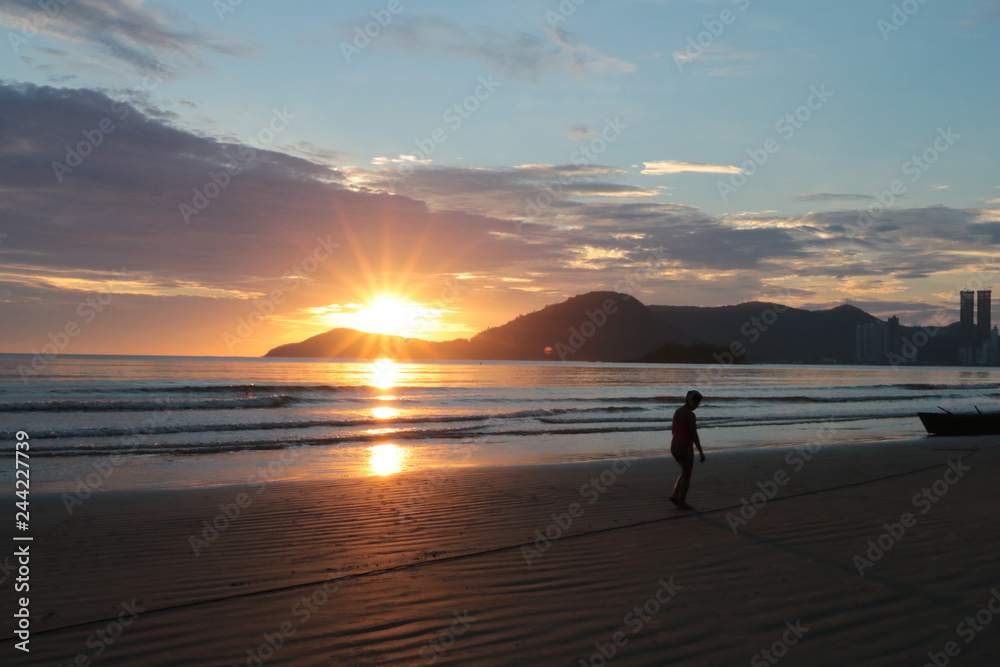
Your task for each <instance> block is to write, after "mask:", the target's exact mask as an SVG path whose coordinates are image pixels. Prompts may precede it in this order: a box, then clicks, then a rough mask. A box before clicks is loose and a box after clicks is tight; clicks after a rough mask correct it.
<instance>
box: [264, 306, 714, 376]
mask: <svg viewBox="0 0 1000 667" xmlns="http://www.w3.org/2000/svg"><path fill="white" fill-rule="evenodd" d="M695 342H698V341H697V340H696V339H694V338H692V337H691V335H690V334H688V333H686V332H684V331H681V330H679V329H677V328H676V327H674V326H673V325H671V324H669V323H667V322H664V321H663V320H661V319H660V318H659V317H657V315H656V314H655V313H654V312H653V311H652V310H651V309H650V308H649V307H648V306H645V305H643V304H642V303H641V302H640V301H639V300H638V299H636V298H635V297H633V296H630V295H628V294H621V293H618V292H590V293H588V294H581V295H578V296H575V297H572V298H570V299H567V300H566V301H564V302H562V303H558V304H553V305H549V306H546V307H545V308H543V309H541V310H538V311H535V312H533V313H528V314H526V315H520V316H518V317H516V318H515V319H513V320H511V321H510V322H508V323H506V324H504V325H501V326H498V327H492V328H489V329H486V330H485V331H482V332H480V333H478V334H476V335H475V336H473V337H472V338H471V339H469V340H465V339H457V340H451V341H444V342H433V341H424V340H419V339H415V338H401V337H399V336H385V335H380V334H367V333H362V332H360V331H355V330H353V329H333V330H331V331H328V332H326V333H322V334H318V335H316V336H313V337H311V338H308V339H306V340H304V341H301V342H299V343H289V344H287V345H279V346H278V347H276V348H274V349H272V350H270V351H269V352H268V353H267V354H266V355H264V356H266V357H318V358H345V359H347V358H349V359H375V358H378V357H380V356H388V357H392V358H394V359H510V360H537V361H541V360H561V361H627V360H630V359H636V358H638V357H640V356H642V355H643V354H646V353H647V352H650V351H651V350H654V349H656V348H658V347H660V346H661V345H663V344H664V343H678V344H684V345H686V344H691V343H695Z"/></svg>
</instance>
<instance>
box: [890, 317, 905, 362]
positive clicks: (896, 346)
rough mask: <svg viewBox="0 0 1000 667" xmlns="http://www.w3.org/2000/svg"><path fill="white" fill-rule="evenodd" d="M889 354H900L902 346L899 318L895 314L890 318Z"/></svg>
mask: <svg viewBox="0 0 1000 667" xmlns="http://www.w3.org/2000/svg"><path fill="white" fill-rule="evenodd" d="M888 324H889V354H894V355H898V354H899V352H900V349H901V347H902V341H901V339H900V336H899V318H898V317H896V316H895V315H893V316H892V317H890V318H889V321H888Z"/></svg>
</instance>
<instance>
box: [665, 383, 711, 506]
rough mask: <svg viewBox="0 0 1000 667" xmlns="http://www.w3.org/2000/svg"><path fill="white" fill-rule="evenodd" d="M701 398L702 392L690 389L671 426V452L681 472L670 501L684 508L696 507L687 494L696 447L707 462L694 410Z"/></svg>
mask: <svg viewBox="0 0 1000 667" xmlns="http://www.w3.org/2000/svg"><path fill="white" fill-rule="evenodd" d="M701 399H702V395H701V392H699V391H697V390H695V389H692V390H691V391H689V392H688V393H687V395H686V396H685V397H684V405H682V406H681V407H679V408H677V410H675V411H674V419H673V423H672V424H671V426H670V430H671V431H672V432H673V437H672V438H671V439H670V453H671V454H673V456H674V459H675V460H676V461H677V463H678V464H680V466H681V474H680V476H678V477H677V481H676V482H674V493H673V495H671V496H670V502H672V503H673V504H674V505H677V507H678V508H679V509H682V510H690V509H694V508H693V507H691V506H690V505H688V504H687V494H688V488H689V487H690V486H691V472H692V470H693V469H694V448H695V447H697V448H698V454H700V455H701V462H702V463H704V462H705V452H704V451H703V450H702V448H701V439H700V438H699V437H698V422H697V420H696V419H695V416H694V411H695V410H697V409H698V406H699V405H701Z"/></svg>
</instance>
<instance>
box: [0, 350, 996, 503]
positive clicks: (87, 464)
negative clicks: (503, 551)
mask: <svg viewBox="0 0 1000 667" xmlns="http://www.w3.org/2000/svg"><path fill="white" fill-rule="evenodd" d="M31 360H32V357H31V355H14V354H5V355H0V441H2V442H4V443H7V444H6V445H5V446H4V447H3V448H2V451H3V456H5V457H10V458H13V451H14V447H13V443H14V441H15V437H16V435H17V433H18V432H19V431H23V432H24V433H26V434H28V436H29V438H30V443H31V450H30V455H31V480H32V489H34V490H51V491H66V490H71V489H78V488H80V484H81V483H83V484H84V486H85V487H87V488H89V489H91V490H98V489H103V490H108V489H116V488H177V487H191V486H201V485H214V484H229V483H237V482H246V481H248V480H250V479H251V478H254V477H255V476H256V477H257V478H261V476H263V477H265V478H267V479H294V478H301V477H311V478H316V477H322V476H331V477H344V476H357V475H389V474H392V473H395V472H400V471H414V470H421V469H435V468H439V467H442V466H455V465H463V466H464V465H505V464H519V463H559V462H571V461H581V460H592V459H601V458H612V457H615V456H622V455H625V456H661V455H666V454H667V450H668V447H669V439H670V433H669V429H670V418H671V416H672V414H673V411H674V409H675V408H676V407H677V406H678V405H679V404H680V403H681V402H682V401H683V395H684V393H685V392H686V391H687V390H688V389H692V388H697V389H699V390H700V391H701V392H702V393H703V394H705V400H704V402H703V403H702V405H701V407H700V408H699V409H698V412H697V417H698V421H699V431H700V433H701V438H702V443H703V445H704V446H705V449H706V452H707V453H708V454H709V455H711V452H712V451H713V450H719V449H732V448H740V447H767V446H777V445H796V444H807V443H821V442H857V443H859V446H862V444H861V443H864V442H872V441H878V440H889V439H901V438H914V437H923V436H924V435H925V434H924V431H923V429H922V427H921V425H920V422H919V420H918V419H917V418H916V412H917V411H923V410H936V409H937V408H938V407H943V408H946V409H950V410H955V411H971V410H973V406H978V407H979V408H981V409H984V410H985V409H1000V370H997V369H979V368H896V369H894V368H890V367H876V366H765V365H761V366H756V365H753V366H750V365H748V366H742V365H737V366H725V365H715V366H687V365H657V364H606V363H560V362H550V363H534V362H531V363H529V362H482V363H480V362H447V363H393V362H389V361H383V362H378V363H372V362H349V361H333V362H331V361H328V360H313V359H301V360H287V359H253V358H210V357H140V356H87V355H64V356H60V357H56V358H54V359H52V360H51V361H50V362H49V363H48V364H47V365H46V366H45V368H44V369H43V370H42V371H41V372H40V373H39V374H37V375H32V376H28V375H25V374H24V373H23V369H24V368H28V367H30V364H31ZM19 369H20V370H19ZM95 475H96V476H95ZM12 478H13V466H5V467H4V469H3V471H0V479H4V481H8V479H12ZM88 480H89V481H88Z"/></svg>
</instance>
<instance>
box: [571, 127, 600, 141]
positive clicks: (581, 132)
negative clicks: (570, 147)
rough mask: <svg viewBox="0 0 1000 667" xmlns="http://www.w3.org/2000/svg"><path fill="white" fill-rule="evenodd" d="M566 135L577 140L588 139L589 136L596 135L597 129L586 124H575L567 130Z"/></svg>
mask: <svg viewBox="0 0 1000 667" xmlns="http://www.w3.org/2000/svg"><path fill="white" fill-rule="evenodd" d="M566 136H567V137H569V138H570V139H573V140H574V141H577V140H579V139H587V138H588V137H596V136H597V130H592V129H590V128H589V127H587V126H586V125H574V126H573V127H571V128H569V129H568V130H566Z"/></svg>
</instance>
